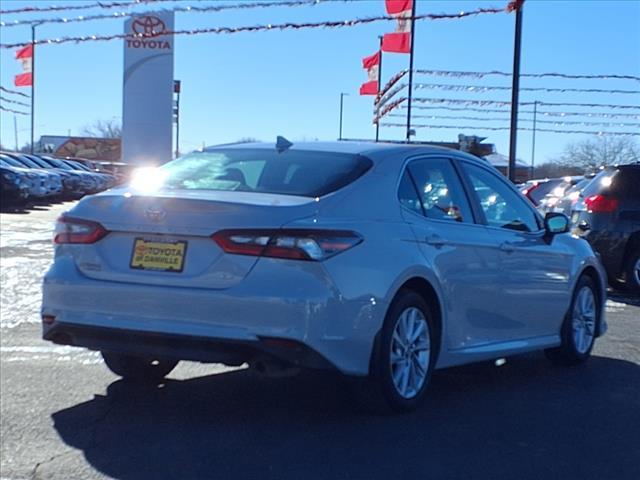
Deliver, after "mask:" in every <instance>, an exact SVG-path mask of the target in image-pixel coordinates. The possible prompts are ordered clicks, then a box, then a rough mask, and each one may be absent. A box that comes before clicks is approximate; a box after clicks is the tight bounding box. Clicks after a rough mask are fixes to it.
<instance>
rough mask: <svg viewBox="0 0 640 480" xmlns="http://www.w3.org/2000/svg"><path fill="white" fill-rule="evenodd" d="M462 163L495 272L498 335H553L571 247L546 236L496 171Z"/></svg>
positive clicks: (561, 308) (566, 294)
mask: <svg viewBox="0 0 640 480" xmlns="http://www.w3.org/2000/svg"><path fill="white" fill-rule="evenodd" d="M461 166H462V171H463V172H464V174H465V177H466V182H467V185H468V186H469V189H470V190H471V193H472V196H473V197H474V198H473V201H474V202H475V203H476V205H478V206H479V210H480V211H481V214H482V216H483V217H484V218H483V221H484V223H485V224H486V231H487V233H488V234H489V236H490V237H491V240H492V243H493V246H492V251H493V253H492V258H493V260H494V261H495V262H497V264H498V268H499V272H500V278H499V281H498V282H497V283H496V284H495V285H494V286H493V288H494V295H493V296H492V298H491V302H492V304H493V305H492V309H493V313H494V318H495V319H496V323H495V326H496V327H498V326H499V327H500V332H499V333H500V336H501V337H502V339H503V340H515V339H524V338H532V337H537V336H543V335H553V334H557V333H558V328H559V325H560V323H561V321H562V318H563V317H564V314H565V309H566V308H567V305H568V298H569V295H570V291H569V287H570V284H569V280H570V272H571V265H572V263H573V252H572V251H571V250H570V249H569V248H567V247H565V246H563V245H562V244H560V243H559V242H554V241H553V239H547V238H546V237H545V235H544V233H545V232H544V228H543V225H542V221H541V219H540V217H539V216H538V215H537V214H536V212H535V211H534V209H533V208H532V207H531V206H530V205H529V204H528V203H527V202H526V201H525V200H524V199H523V198H522V197H521V196H520V195H519V194H518V193H517V191H516V190H515V189H514V188H513V187H511V186H510V185H509V184H508V182H507V180H506V179H504V177H502V176H501V175H500V174H499V173H498V172H494V171H493V170H491V169H490V168H488V167H484V166H482V165H478V164H477V163H472V162H469V161H466V160H462V161H461Z"/></svg>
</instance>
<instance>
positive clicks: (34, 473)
mask: <svg viewBox="0 0 640 480" xmlns="http://www.w3.org/2000/svg"><path fill="white" fill-rule="evenodd" d="M72 453H73V451H70V452H63V453H57V454H55V455H53V456H51V457H50V458H49V459H47V460H44V461H42V462H38V463H36V466H35V467H33V471H32V472H31V477H30V478H31V480H36V479H37V478H38V470H39V469H40V468H41V467H43V466H44V465H47V464H49V463H51V462H53V461H55V460H57V459H58V458H61V457H64V456H65V455H70V454H72Z"/></svg>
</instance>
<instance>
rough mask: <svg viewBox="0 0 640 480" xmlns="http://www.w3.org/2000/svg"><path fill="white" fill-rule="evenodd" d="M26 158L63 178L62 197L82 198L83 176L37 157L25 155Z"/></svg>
mask: <svg viewBox="0 0 640 480" xmlns="http://www.w3.org/2000/svg"><path fill="white" fill-rule="evenodd" d="M24 156H25V157H26V158H28V159H29V160H31V161H32V162H34V163H35V164H37V165H38V166H39V167H41V168H44V169H45V170H49V171H52V172H54V173H57V174H58V175H60V177H61V178H62V196H63V197H65V198H81V197H82V194H83V192H82V190H81V188H80V184H81V176H80V175H79V174H78V173H77V172H74V171H72V170H71V171H69V170H64V169H62V168H58V167H56V166H55V165H51V164H50V163H48V162H46V161H45V160H44V159H42V158H41V157H39V156H37V155H27V154H24Z"/></svg>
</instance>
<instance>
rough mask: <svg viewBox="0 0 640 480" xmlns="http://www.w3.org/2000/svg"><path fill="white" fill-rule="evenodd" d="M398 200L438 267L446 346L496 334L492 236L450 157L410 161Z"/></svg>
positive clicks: (453, 347)
mask: <svg viewBox="0 0 640 480" xmlns="http://www.w3.org/2000/svg"><path fill="white" fill-rule="evenodd" d="M398 196H399V199H400V202H401V204H402V205H403V207H404V208H403V217H404V219H405V220H406V221H407V222H408V223H409V224H410V225H411V227H412V229H413V231H414V233H415V236H416V239H417V242H418V245H419V248H420V250H421V251H422V253H423V255H424V257H425V262H426V264H427V265H428V266H429V267H430V268H431V269H432V270H433V271H435V273H436V275H437V276H438V278H439V279H440V286H441V289H442V291H443V299H444V302H445V305H444V308H445V309H446V312H447V337H446V339H445V342H446V347H447V349H449V350H456V349H461V348H466V347H471V346H475V345H481V344H483V343H487V342H488V341H490V339H493V338H495V335H496V329H495V327H494V326H495V314H494V303H495V302H494V300H493V299H494V298H495V297H496V296H497V292H496V291H495V289H494V286H495V284H496V283H497V281H498V274H499V272H498V270H497V264H496V262H495V260H494V259H493V258H492V257H491V255H492V253H493V246H494V244H493V241H492V239H491V238H490V237H489V235H488V233H487V231H486V229H485V228H484V226H483V225H479V224H476V223H475V222H474V215H473V212H472V209H471V207H470V203H469V201H468V198H467V196H466V194H465V191H464V189H463V187H462V184H461V182H460V178H459V176H458V174H457V173H456V169H455V167H454V164H453V163H452V161H451V160H450V159H449V158H446V157H423V158H416V159H413V160H411V161H410V162H409V163H408V164H407V166H406V168H405V170H404V173H403V176H402V177H401V182H400V187H399V193H398Z"/></svg>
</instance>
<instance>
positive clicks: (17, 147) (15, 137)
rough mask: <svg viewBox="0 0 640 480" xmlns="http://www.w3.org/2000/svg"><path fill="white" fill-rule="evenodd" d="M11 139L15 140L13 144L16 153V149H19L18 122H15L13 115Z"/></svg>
mask: <svg viewBox="0 0 640 480" xmlns="http://www.w3.org/2000/svg"><path fill="white" fill-rule="evenodd" d="M13 137H14V140H15V143H16V152H17V151H18V149H19V146H18V121H17V120H16V116H15V115H14V116H13Z"/></svg>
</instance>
